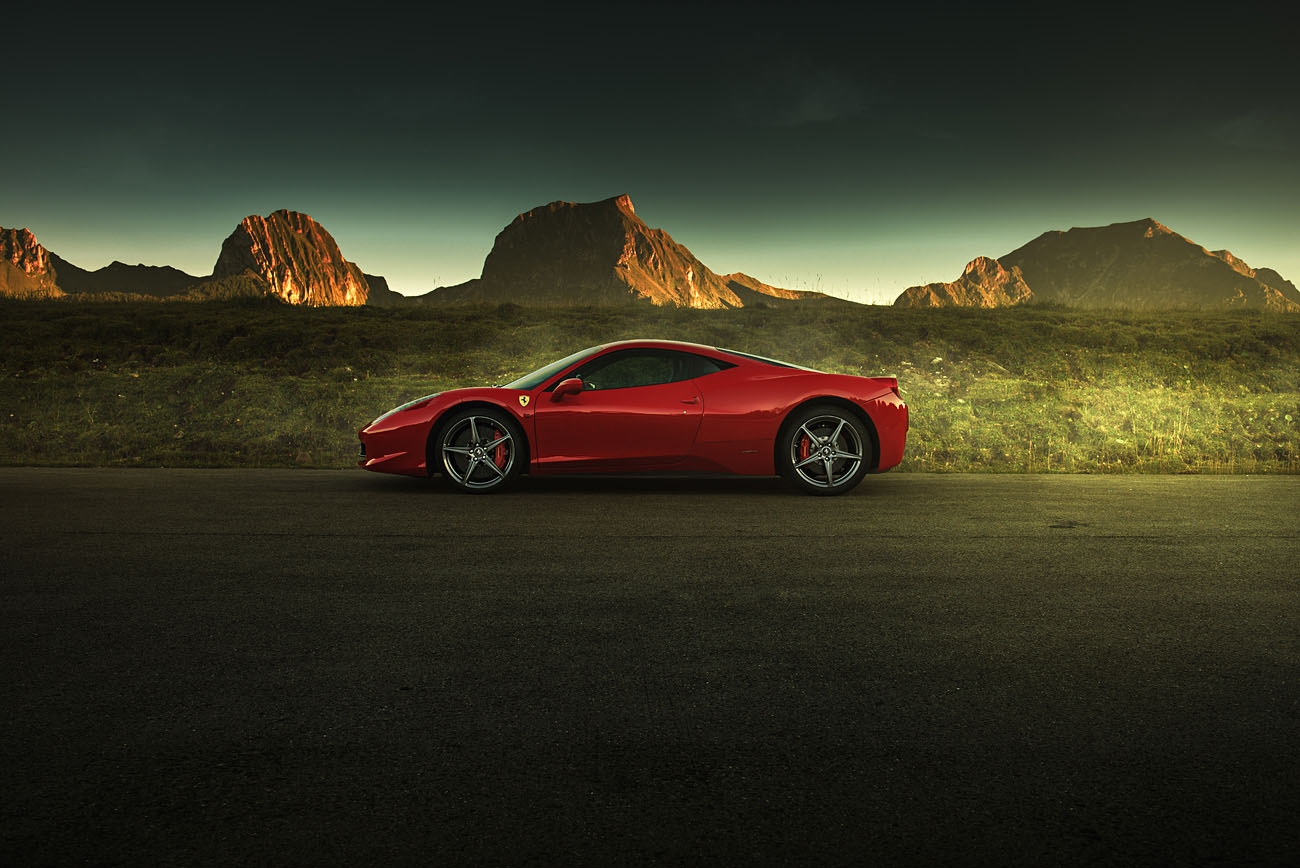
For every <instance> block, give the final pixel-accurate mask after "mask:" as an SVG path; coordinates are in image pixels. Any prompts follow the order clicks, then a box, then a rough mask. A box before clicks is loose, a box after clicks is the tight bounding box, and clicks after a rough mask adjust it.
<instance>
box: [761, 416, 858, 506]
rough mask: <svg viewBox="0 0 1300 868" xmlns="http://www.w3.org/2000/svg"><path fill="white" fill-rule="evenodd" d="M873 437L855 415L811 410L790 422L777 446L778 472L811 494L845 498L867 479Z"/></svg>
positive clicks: (783, 430)
mask: <svg viewBox="0 0 1300 868" xmlns="http://www.w3.org/2000/svg"><path fill="white" fill-rule="evenodd" d="M871 460H872V440H871V435H870V434H869V433H868V432H867V431H866V429H865V428H864V427H863V425H862V422H861V421H859V420H858V419H857V418H856V416H855V415H854V414H853V413H850V412H848V411H846V410H843V409H841V408H839V407H834V406H820V407H810V408H809V409H807V410H804V411H802V412H800V413H799V414H797V415H796V416H794V417H793V418H792V419H790V421H789V423H788V424H787V425H786V426H785V427H784V428H783V429H782V434H781V441H780V442H779V443H778V444H777V469H778V470H780V471H781V475H782V476H784V477H785V478H786V479H789V480H790V481H791V482H793V483H794V484H795V485H797V486H799V487H800V488H802V489H803V490H804V491H806V492H808V493H810V494H823V495H826V494H843V493H845V492H846V491H849V490H851V489H852V488H854V487H855V486H856V485H857V484H858V483H859V482H861V481H862V477H863V476H865V475H866V473H867V470H868V469H869V464H870V463H871Z"/></svg>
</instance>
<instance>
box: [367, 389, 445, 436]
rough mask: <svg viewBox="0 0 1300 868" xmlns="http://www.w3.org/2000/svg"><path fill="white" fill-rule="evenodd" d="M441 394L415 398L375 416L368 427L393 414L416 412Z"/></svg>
mask: <svg viewBox="0 0 1300 868" xmlns="http://www.w3.org/2000/svg"><path fill="white" fill-rule="evenodd" d="M441 394H442V392H434V393H433V394H432V395H425V396H424V397H423V398H416V399H415V400H414V401H407V402H406V403H405V404H403V405H402V406H400V407H394V408H393V409H391V410H389V411H388V412H387V413H383V414H381V415H379V416H376V417H375V421H373V422H371V423H370V425H378V424H379V423H380V422H382V421H384V420H385V419H387V418H388V417H389V416H391V415H393V414H394V413H400V412H402V411H403V410H417V409H419V408H420V407H423V406H424V405H425V404H427V403H429V402H430V401H432V400H433V399H434V398H436V397H438V396H439V395H441ZM370 425H367V426H366V427H367V428H369V427H370Z"/></svg>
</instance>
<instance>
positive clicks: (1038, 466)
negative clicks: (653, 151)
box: [0, 301, 1300, 473]
mask: <svg viewBox="0 0 1300 868" xmlns="http://www.w3.org/2000/svg"><path fill="white" fill-rule="evenodd" d="M627 337H664V338H675V339H682V340H689V341H698V342H700V343H706V344H713V345H722V346H728V347H733V348H736V349H742V350H746V351H749V352H755V353H759V354H762V355H769V356H775V357H777V358H784V359H788V360H790V361H794V362H798V363H800V364H805V365H809V366H812V367H815V368H819V369H821V370H825V371H837V372H846V373H853V374H884V375H897V376H898V377H899V379H900V381H901V385H902V389H903V395H904V397H905V398H906V399H907V401H908V403H909V405H910V406H911V409H912V431H911V435H910V438H909V443H908V451H907V458H906V460H905V461H904V464H903V467H902V468H901V469H904V470H977V471H1034V472H1038V471H1067V472H1068V471H1076V472H1078V471H1088V472H1135V471H1136V472H1184V471H1202V472H1292V473H1293V472H1297V471H1300V316H1294V315H1291V316H1288V315H1277V314H1262V313H1255V312H1245V311H1241V312H1231V313H1221V312H1192V311H1186V312H1176V313H1159V314H1152V313H1128V312H1073V311H1067V310H1061V309H1052V308H1035V307H1025V308H1015V309H1006V310H996V311H985V310H896V309H893V308H888V307H851V306H847V305H839V304H826V305H809V306H806V307H804V306H801V307H790V308H771V309H745V310H736V311H690V310H685V311H684V310H661V309H654V308H648V307H647V308H634V309H631V308H630V309H622V310H611V309H590V308H580V309H571V310H528V309H521V308H518V307H515V306H513V305H506V306H502V307H500V308H498V307H480V308H461V309H418V310H384V309H360V310H347V309H301V308H299V309H295V308H289V307H286V306H282V305H279V304H275V303H267V302H261V301H258V302H249V301H244V302H210V303H203V304H180V303H174V304H158V303H141V304H132V303H117V304H65V303H52V302H13V301H9V302H4V303H0V371H2V372H3V379H2V380H0V400H2V401H3V410H2V411H0V463H3V464H48V465H109V466H120V465H127V466H156V465H166V466H258V467H261V466H293V465H300V466H315V467H347V466H351V465H352V464H353V462H354V460H355V459H354V454H355V451H356V439H355V432H356V429H357V428H358V427H360V426H362V425H364V424H365V423H367V422H369V421H370V419H372V418H373V417H374V416H376V415H377V414H378V413H380V412H381V411H383V410H385V409H387V408H389V407H391V406H394V405H396V404H398V403H401V402H402V401H404V400H407V399H410V398H413V397H417V396H419V395H424V394H427V393H430V392H434V391H439V390H442V389H448V388H453V387H457V386H467V385H481V384H485V383H494V382H503V381H506V380H508V379H511V378H512V377H514V376H515V375H517V374H520V373H523V372H525V371H527V370H530V369H532V368H534V367H537V366H539V365H541V364H543V363H545V362H547V361H550V360H552V359H555V358H558V357H560V356H563V355H566V354H568V353H570V352H572V351H574V350H576V349H580V348H582V347H585V346H590V345H592V344H596V343H601V342H604V341H609V340H616V339H619V338H627Z"/></svg>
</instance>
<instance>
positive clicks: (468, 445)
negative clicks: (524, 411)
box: [431, 409, 528, 494]
mask: <svg viewBox="0 0 1300 868" xmlns="http://www.w3.org/2000/svg"><path fill="white" fill-rule="evenodd" d="M437 456H438V458H439V459H440V462H441V465H442V474H443V476H445V477H446V478H447V480H448V481H449V482H450V483H451V484H452V485H455V486H456V487H457V488H460V489H462V490H464V491H470V492H474V493H476V494H482V493H487V492H489V491H498V490H500V489H501V488H504V487H505V486H506V485H507V484H508V483H510V482H511V481H513V480H514V478H515V477H516V476H518V475H519V473H520V472H521V471H522V470H523V467H524V464H526V463H527V461H528V451H527V447H526V446H525V445H524V442H523V437H522V435H520V434H519V430H518V428H517V426H516V425H515V423H514V422H513V421H512V420H510V419H507V418H506V416H505V414H504V413H501V412H500V411H496V410H487V409H470V410H463V411H461V412H460V413H457V414H456V415H454V416H452V417H451V418H450V419H448V420H447V423H446V424H445V425H443V426H442V428H441V429H440V431H439V434H438V438H437ZM431 457H432V456H431Z"/></svg>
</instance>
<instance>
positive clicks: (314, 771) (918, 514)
mask: <svg viewBox="0 0 1300 868" xmlns="http://www.w3.org/2000/svg"><path fill="white" fill-rule="evenodd" d="M1298 507H1300V477H1263V478H1261V477H1253V478H1252V477H1204V478H1203V477H1097V476H1050V477H1048V476H960V475H936V476H931V475H906V474H886V475H883V476H878V477H869V478H868V479H867V480H866V482H865V483H864V484H863V486H862V487H861V488H860V489H859V490H858V491H857V492H855V493H853V494H852V495H850V496H847V497H842V498H828V499H819V498H811V497H804V496H799V495H796V494H793V493H791V492H790V491H788V490H787V489H786V488H785V487H783V485H782V484H781V483H779V482H777V481H775V480H754V479H709V480H699V479H691V480H600V479H574V480H567V481H557V480H532V481H529V480H525V481H524V484H523V485H522V486H521V487H520V488H519V489H518V490H517V491H516V492H513V493H510V494H505V495H497V496H488V497H474V496H464V495H456V494H452V493H450V492H448V491H445V490H443V489H441V488H439V487H436V486H430V485H429V484H427V483H423V482H420V481H416V480H406V479H398V478H385V477H380V476H376V475H371V474H365V473H362V472H359V471H357V472H340V471H322V472H311V471H233V470H230V471H221V470H214V471H182V470H122V471H114V470H53V469H3V470H0V660H2V661H3V667H4V668H3V673H4V679H3V682H2V684H0V695H2V696H3V713H2V715H0V779H3V782H4V786H3V802H2V803H0V863H2V864H5V865H9V864H15V865H20V864H41V863H58V864H78V863H94V864H113V863H127V864H207V863H214V864H231V863H239V864H340V865H357V864H379V863H383V864H403V863H405V864H421V865H434V864H447V865H453V864H454V865H461V864H483V863H487V864H523V863H527V864H539V865H550V864H615V863H617V864H637V863H648V862H662V863H666V864H677V863H685V862H720V863H730V864H752V863H768V864H790V863H818V864H863V863H881V864H898V863H916V864H927V865H932V864H972V865H973V864H1012V863H1019V864H1033V865H1044V864H1055V865H1073V864H1106V865H1114V864H1151V865H1155V864H1162V865H1163V864H1175V865H1191V864H1207V865H1208V864H1223V863H1226V864H1233V865H1244V864H1278V865H1281V864H1288V863H1292V862H1293V860H1294V857H1295V854H1296V852H1298V851H1300V825H1298V824H1297V817H1300V683H1298V680H1300V580H1298V579H1297V574H1298V572H1300V571H1298V570H1297V560H1298V559H1300V545H1297V542H1298V541H1300V509H1298Z"/></svg>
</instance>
